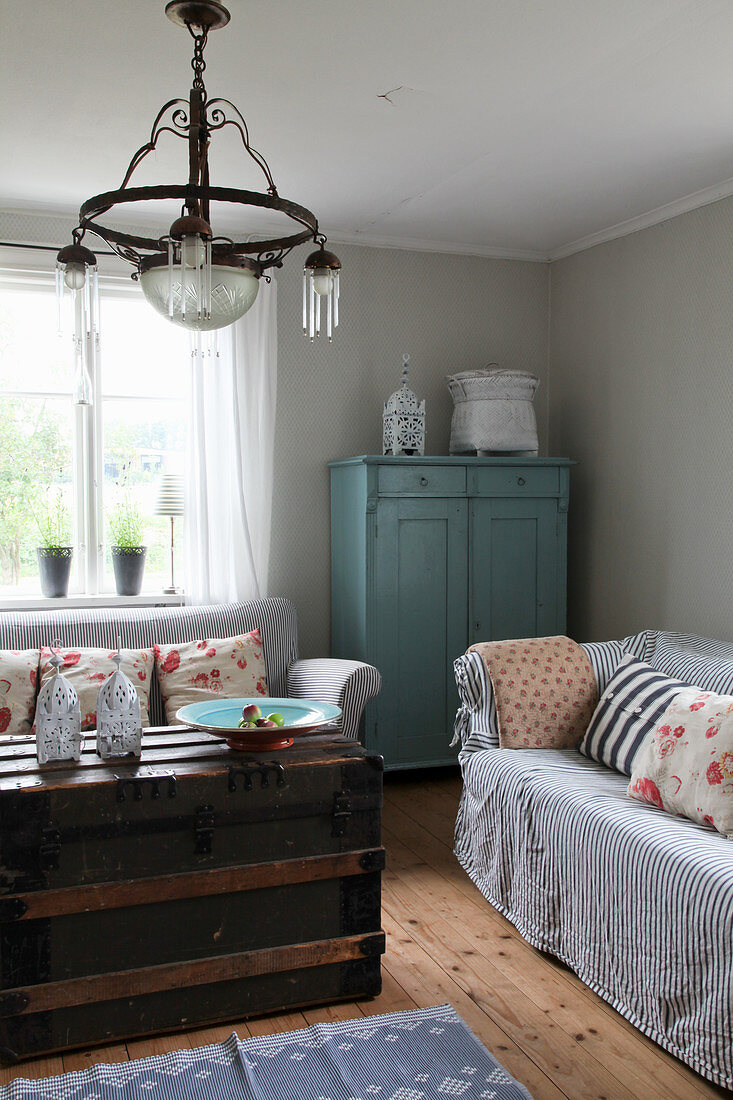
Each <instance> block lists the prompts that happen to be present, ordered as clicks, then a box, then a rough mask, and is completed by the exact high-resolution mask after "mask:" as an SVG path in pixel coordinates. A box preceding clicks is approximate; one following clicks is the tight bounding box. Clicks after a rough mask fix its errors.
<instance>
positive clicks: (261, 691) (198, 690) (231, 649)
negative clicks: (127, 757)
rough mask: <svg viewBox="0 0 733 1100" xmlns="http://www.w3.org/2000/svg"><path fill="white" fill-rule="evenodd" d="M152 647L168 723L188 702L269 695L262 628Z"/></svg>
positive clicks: (173, 721)
mask: <svg viewBox="0 0 733 1100" xmlns="http://www.w3.org/2000/svg"><path fill="white" fill-rule="evenodd" d="M153 650H154V652H155V666H156V668H157V670H158V679H159V681H160V690H161V694H162V696H163V703H164V705H165V715H166V720H167V722H168V724H169V725H172V724H173V723H175V721H176V714H177V712H178V711H179V710H180V708H181V707H185V706H187V705H188V704H189V703H200V702H203V701H204V700H205V699H216V698H219V697H221V698H224V699H226V698H229V699H235V698H238V697H239V698H242V697H251V696H253V695H269V691H268V687H267V672H266V670H265V660H264V656H263V653H262V638H261V637H260V632H259V630H253V631H252V632H251V633H250V634H240V635H238V636H237V637H236V638H218V639H217V638H211V639H210V640H209V641H206V640H203V641H200V642H187V643H186V644H185V645H156V646H153Z"/></svg>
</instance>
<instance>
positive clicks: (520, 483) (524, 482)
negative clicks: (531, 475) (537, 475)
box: [517, 477, 527, 485]
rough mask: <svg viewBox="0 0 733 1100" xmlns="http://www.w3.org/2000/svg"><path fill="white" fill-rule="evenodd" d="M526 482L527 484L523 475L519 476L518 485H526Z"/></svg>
mask: <svg viewBox="0 0 733 1100" xmlns="http://www.w3.org/2000/svg"><path fill="white" fill-rule="evenodd" d="M526 484H527V482H526V481H525V480H524V478H523V477H518V478H517V485H526Z"/></svg>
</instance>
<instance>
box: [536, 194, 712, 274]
mask: <svg viewBox="0 0 733 1100" xmlns="http://www.w3.org/2000/svg"><path fill="white" fill-rule="evenodd" d="M731 195H733V179H727V180H723V182H722V183H717V184H715V185H714V186H713V187H704V188H703V189H702V190H701V191H693V192H692V194H690V195H683V196H682V198H680V199H674V201H673V202H667V203H664V205H663V206H657V207H655V208H654V209H653V210H648V211H647V212H646V213H645V214H637V215H636V217H634V218H628V219H627V220H626V221H623V222H618V223H617V224H616V225H609V226H608V228H607V229H599V230H597V232H595V233H589V234H588V236H587V237H579V238H578V240H577V241H569V242H568V244H563V245H560V246H559V247H558V248H553V249H552V250H551V251H550V252H549V254H548V256H547V259H549V260H550V262H551V263H554V262H555V261H556V260H564V259H566V258H567V257H568V256H574V255H575V254H576V253H578V252H585V251H586V250H587V249H589V248H594V247H595V246H596V245H598V244H606V243H607V242H608V241H615V240H618V239H619V238H620V237H628V236H630V235H631V234H632V233H638V232H639V231H640V230H642V229H650V228H651V227H652V226H654V225H659V224H660V223H661V222H666V221H670V220H671V219H672V218H678V217H679V216H680V214H689V213H691V212H692V211H693V210H699V209H700V207H702V206H710V205H711V203H714V202H719V201H720V200H721V199H727V198H730V196H731Z"/></svg>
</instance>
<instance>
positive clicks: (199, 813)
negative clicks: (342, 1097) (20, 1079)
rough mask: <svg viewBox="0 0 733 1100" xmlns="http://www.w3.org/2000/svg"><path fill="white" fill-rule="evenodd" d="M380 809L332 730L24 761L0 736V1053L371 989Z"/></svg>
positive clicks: (366, 768) (167, 734) (160, 737)
mask: <svg viewBox="0 0 733 1100" xmlns="http://www.w3.org/2000/svg"><path fill="white" fill-rule="evenodd" d="M381 802H382V760H381V757H379V756H373V755H372V756H370V755H367V754H366V753H365V751H364V750H363V749H362V748H361V746H360V745H358V744H355V743H354V742H352V741H347V740H345V739H343V738H340V737H336V738H334V737H333V736H316V737H311V738H308V739H307V740H306V739H304V741H303V742H302V743H301V745H300V746H299V745H298V742H296V745H295V746H294V747H293V748H291V749H288V750H286V751H284V752H279V753H269V754H264V755H250V754H243V753H235V752H231V751H230V750H229V749H227V748H226V746H222V743H221V742H219V741H214V739H213V738H210V737H209V736H208V735H207V734H204V733H196V732H194V731H189V730H182V729H180V728H179V729H177V730H176V729H161V730H151V731H146V733H145V737H144V741H143V755H142V758H141V760H140V761H134V762H129V763H128V762H125V761H122V760H121V761H105V762H103V761H102V760H100V758H99V757H98V756H97V755H96V754H95V752H94V746H93V740H92V738H87V741H86V748H85V752H84V754H83V756H82V761H81V763H80V764H79V765H76V766H75V765H71V766H69V765H68V764H66V763H62V764H55V765H47V766H45V767H43V768H40V767H39V766H38V764H37V762H36V759H35V746H34V744H33V742H32V740H31V739H22V740H21V739H7V738H3V739H0V845H1V847H0V891H1V892H0V971H1V984H2V988H1V990H0V1047H2V1048H3V1049H2V1051H0V1056H2V1057H3V1058H4V1059H5V1060H15V1059H18V1058H24V1057H28V1056H30V1055H36V1054H40V1053H42V1052H46V1051H54V1050H61V1049H64V1048H68V1047H75V1046H81V1045H87V1044H92V1043H96V1042H103V1041H106V1040H109V1039H115V1038H123V1037H126V1036H133V1035H142V1034H150V1033H153V1032H159V1031H169V1030H175V1029H178V1028H181V1027H191V1026H195V1025H198V1024H203V1023H205V1022H211V1021H220V1020H227V1019H238V1018H239V1019H241V1018H243V1017H246V1016H249V1015H254V1014H259V1013H263V1012H270V1011H275V1010H279V1009H285V1008H289V1007H293V1006H296V1005H306V1004H316V1003H323V1002H329V1001H336V1000H339V999H340V998H342V999H349V1000H353V999H355V998H358V997H365V996H373V995H375V994H377V993H378V992H379V990H380V985H381V979H380V955H381V953H382V952H383V951H384V936H383V934H382V932H381V931H380V872H381V869H382V867H383V866H384V850H383V848H382V847H381V838H380V814H381Z"/></svg>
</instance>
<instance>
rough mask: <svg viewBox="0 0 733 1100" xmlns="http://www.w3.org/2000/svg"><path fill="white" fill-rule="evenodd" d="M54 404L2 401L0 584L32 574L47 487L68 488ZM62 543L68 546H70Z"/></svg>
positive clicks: (65, 449) (65, 446) (66, 453)
mask: <svg viewBox="0 0 733 1100" xmlns="http://www.w3.org/2000/svg"><path fill="white" fill-rule="evenodd" d="M54 404H56V403H55V402H50V401H46V400H32V399H27V398H5V399H3V402H2V405H3V424H2V446H0V583H1V584H6V585H16V584H18V582H19V580H20V577H21V574H26V573H28V572H32V573H36V571H37V566H36V546H38V545H39V541H38V533H37V531H36V527H37V521H36V519H35V517H40V516H41V515H42V514H43V513H44V512H45V510H46V509H47V507H48V504H49V498H50V495H52V494H53V493H54V492H56V491H63V490H55V489H52V488H51V486H52V485H53V484H54V482H58V480H59V470H63V471H64V473H63V474H62V477H61V479H62V481H64V482H66V483H67V485H68V488H67V492H68V491H70V488H71V484H70V483H71V470H70V469H68V470H67V469H66V468H67V467H68V466H69V457H70V443H69V440H68V439H67V438H65V433H64V430H63V428H64V424H63V420H62V418H61V416H59V414H58V411H57V410H56V409H55V408H53V405H54ZM64 545H66V546H68V545H69V544H68V542H66V543H65V544H64Z"/></svg>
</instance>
